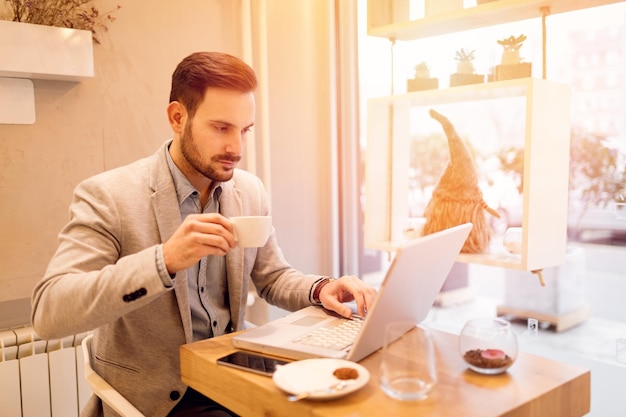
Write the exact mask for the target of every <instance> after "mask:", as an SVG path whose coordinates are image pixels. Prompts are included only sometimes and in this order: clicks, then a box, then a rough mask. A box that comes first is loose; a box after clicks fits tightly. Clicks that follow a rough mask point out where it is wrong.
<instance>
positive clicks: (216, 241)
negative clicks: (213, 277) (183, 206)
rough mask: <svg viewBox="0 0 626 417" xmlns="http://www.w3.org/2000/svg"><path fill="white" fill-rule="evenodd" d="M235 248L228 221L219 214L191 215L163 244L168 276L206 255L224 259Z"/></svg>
mask: <svg viewBox="0 0 626 417" xmlns="http://www.w3.org/2000/svg"><path fill="white" fill-rule="evenodd" d="M236 245H237V242H236V241H235V237H234V236H233V226H232V223H231V221H230V220H228V219H227V218H226V217H224V216H222V215H221V214H218V213H208V214H190V215H189V216H187V217H186V218H185V220H184V221H183V223H182V224H181V225H180V226H179V227H178V229H176V231H175V232H174V234H173V235H172V237H170V238H169V239H168V240H167V241H166V242H165V243H164V244H163V259H164V261H165V267H166V268H167V272H169V273H170V274H174V273H176V272H178V271H180V270H183V269H187V268H189V267H190V266H191V265H193V264H194V263H196V262H198V261H199V260H200V259H202V258H203V257H205V256H207V255H221V256H224V255H226V254H227V253H228V251H230V249H231V248H234V247H235V246H236Z"/></svg>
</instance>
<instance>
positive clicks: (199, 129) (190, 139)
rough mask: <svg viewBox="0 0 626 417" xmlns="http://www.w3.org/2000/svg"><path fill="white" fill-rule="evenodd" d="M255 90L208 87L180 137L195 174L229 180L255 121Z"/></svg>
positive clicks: (184, 154) (185, 156) (182, 148)
mask: <svg viewBox="0 0 626 417" xmlns="http://www.w3.org/2000/svg"><path fill="white" fill-rule="evenodd" d="M254 113H255V103H254V94H253V93H252V92H248V93H241V92H238V91H232V90H225V89H218V88H209V89H207V91H206V92H205V94H204V100H203V101H202V103H200V105H199V106H198V109H197V111H196V114H195V115H194V117H193V119H188V120H187V121H186V124H185V127H184V130H183V132H182V133H181V137H180V147H181V153H182V156H183V157H184V158H185V162H186V165H188V166H187V168H188V169H191V170H193V171H195V172H190V173H189V174H192V175H194V176H195V175H202V176H204V177H206V178H207V179H210V180H211V181H219V182H223V181H228V180H229V179H231V178H232V176H233V171H234V169H235V167H236V166H237V162H239V160H240V159H241V155H242V153H243V147H244V144H245V141H246V136H247V133H248V132H249V131H250V129H251V128H252V125H253V124H254Z"/></svg>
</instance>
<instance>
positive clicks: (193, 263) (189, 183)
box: [32, 52, 375, 417]
mask: <svg viewBox="0 0 626 417" xmlns="http://www.w3.org/2000/svg"><path fill="white" fill-rule="evenodd" d="M256 84H257V81H256V77H255V74H254V71H253V70H252V69H251V68H250V67H249V66H248V65H246V64H245V63H244V62H242V61H241V60H239V59H237V58H235V57H233V56H230V55H227V54H223V53H208V52H201V53H194V54H191V55H190V56H188V57H186V58H185V59H184V60H183V61H182V62H181V63H180V64H179V65H178V67H177V68H176V70H175V71H174V74H173V75H172V89H171V94H170V103H169V105H168V107H167V115H168V119H169V122H170V125H171V127H172V130H173V133H174V137H173V140H171V141H168V142H166V143H165V144H164V145H163V146H162V147H161V148H160V149H159V150H158V151H157V152H156V153H155V154H154V155H152V156H151V157H148V158H145V159H142V160H139V161H137V162H134V163H132V164H130V165H127V166H124V167H120V168H117V169H113V170H111V171H108V172H104V173H101V174H99V175H96V176H94V177H92V178H89V179H87V180H85V181H83V182H82V183H81V184H79V185H78V186H77V187H76V189H75V191H74V198H73V201H72V204H71V207H70V221H69V223H68V224H67V225H66V226H65V227H64V228H63V229H62V231H61V233H60V235H59V247H58V249H57V251H56V253H55V255H54V256H53V258H52V260H51V261H50V264H49V265H48V269H47V271H46V274H45V276H44V278H43V279H42V281H41V282H40V283H39V284H38V285H37V286H36V288H35V289H34V292H33V299H32V301H33V312H32V322H33V326H34V327H35V331H36V332H37V334H38V335H39V336H40V337H42V338H44V339H51V338H60V337H63V336H67V335H71V334H76V333H80V332H85V331H88V330H92V329H95V335H94V341H93V352H92V354H93V360H94V367H95V369H96V372H98V373H99V374H100V375H102V376H103V377H104V378H105V379H106V380H107V381H108V382H109V383H110V384H111V385H112V386H113V387H114V388H115V389H117V390H118V391H119V392H120V393H121V394H122V395H123V396H125V397H126V398H127V399H128V400H130V401H131V402H132V403H133V404H134V405H135V406H136V407H137V408H138V409H139V410H141V411H142V412H143V413H144V414H145V415H147V416H151V417H158V416H186V415H193V416H228V415H232V413H230V412H229V411H228V410H225V409H223V408H222V407H221V406H219V405H218V404H216V403H214V402H213V401H211V400H209V399H207V398H205V397H204V396H202V395H200V394H199V393H197V392H195V391H193V390H192V389H190V388H188V387H186V386H185V385H184V384H183V383H182V381H181V379H180V369H179V355H178V348H179V346H180V345H181V344H184V343H189V342H192V341H194V340H199V339H203V338H207V337H213V336H218V335H221V334H224V333H228V332H230V331H236V330H241V329H243V328H244V314H245V307H246V299H247V293H248V283H249V281H250V280H251V281H252V282H253V283H254V286H255V288H256V289H257V292H258V293H259V295H260V296H261V297H263V298H264V299H265V300H267V301H268V302H269V303H271V304H275V305H277V306H279V307H282V308H284V309H287V310H296V309H299V308H302V307H305V306H307V305H311V304H316V303H317V304H321V305H323V306H324V307H326V308H328V309H332V310H334V311H336V312H338V313H339V314H342V315H344V316H349V315H350V308H349V307H348V306H346V305H345V304H342V303H343V302H345V301H352V300H354V301H355V302H356V306H357V308H358V311H359V313H360V314H365V313H366V310H367V307H368V306H369V305H371V303H372V301H373V298H374V295H375V290H374V289H373V288H371V287H369V286H367V285H365V284H364V283H363V282H362V281H361V280H359V279H358V278H356V277H354V276H344V277H341V278H340V279H338V280H331V279H325V278H323V277H321V276H317V275H305V274H303V273H301V272H299V271H297V270H295V269H293V268H292V267H291V266H290V265H289V264H288V263H287V261H286V260H285V259H284V257H283V254H282V252H281V250H280V248H279V247H278V245H277V242H276V236H275V235H274V232H272V234H271V236H270V237H269V239H268V241H267V243H266V244H265V246H263V247H261V248H246V249H243V248H240V247H238V246H237V242H236V241H235V238H234V236H233V228H232V225H231V222H230V221H229V220H228V218H229V217H233V216H240V215H268V213H269V206H268V200H267V195H266V193H265V190H264V188H263V185H262V183H261V181H260V180H259V179H258V178H257V177H255V176H253V175H251V174H250V173H247V172H245V171H241V170H238V169H236V165H237V162H238V161H239V160H240V159H241V154H242V151H243V146H244V142H245V139H246V135H247V133H248V132H249V131H250V129H251V128H252V126H253V124H254V117H255V101H254V90H255V88H256ZM225 389H228V388H227V387H226V388H225ZM81 415H83V416H95V415H105V416H113V415H115V413H114V412H113V411H112V410H110V409H109V408H108V407H107V406H106V405H103V404H102V403H101V402H100V400H99V399H97V398H95V397H92V398H91V399H90V401H89V403H88V405H87V407H86V408H85V410H83V412H82V414H81Z"/></svg>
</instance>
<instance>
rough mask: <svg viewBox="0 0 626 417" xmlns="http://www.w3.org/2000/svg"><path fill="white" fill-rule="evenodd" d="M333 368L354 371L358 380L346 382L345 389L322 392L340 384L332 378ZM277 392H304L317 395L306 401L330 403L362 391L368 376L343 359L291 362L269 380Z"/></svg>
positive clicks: (336, 379) (356, 366)
mask: <svg viewBox="0 0 626 417" xmlns="http://www.w3.org/2000/svg"><path fill="white" fill-rule="evenodd" d="M337 368H353V369H356V370H357V372H358V374H359V376H358V378H356V379H350V380H347V381H348V386H347V387H345V388H344V389H342V390H340V391H336V392H332V393H329V392H324V391H323V390H325V389H326V388H328V387H330V386H332V385H334V384H336V383H337V382H339V381H341V380H340V379H338V378H337V377H335V376H334V375H333V372H335V370H336V369H337ZM272 378H273V379H274V383H275V384H276V385H277V386H278V388H280V389H282V390H283V391H286V392H288V393H289V394H296V395H297V394H300V393H303V392H308V391H318V390H319V391H320V392H315V393H313V394H312V395H311V396H310V397H307V399H310V400H330V399H333V398H338V397H343V396H344V395H348V394H350V393H351V392H354V391H356V390H358V389H360V388H362V387H363V386H364V385H365V384H367V381H369V379H370V373H369V372H368V370H367V369H365V368H364V367H363V366H361V365H359V364H358V363H354V362H350V361H346V360H343V359H330V358H322V359H305V360H300V361H295V362H291V363H289V364H287V365H282V366H279V367H278V369H276V372H274V375H273V377H272Z"/></svg>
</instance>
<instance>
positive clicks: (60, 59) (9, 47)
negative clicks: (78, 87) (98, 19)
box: [0, 21, 94, 81]
mask: <svg viewBox="0 0 626 417" xmlns="http://www.w3.org/2000/svg"><path fill="white" fill-rule="evenodd" d="M91 36H92V35H91V32H90V31H87V30H77V29H68V28H57V27H51V26H43V25H33V24H29V23H20V22H9V21H0V77H10V78H31V79H44V80H62V81H80V80H82V79H85V78H90V77H93V75H94V66H93V41H92V37H91Z"/></svg>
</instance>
